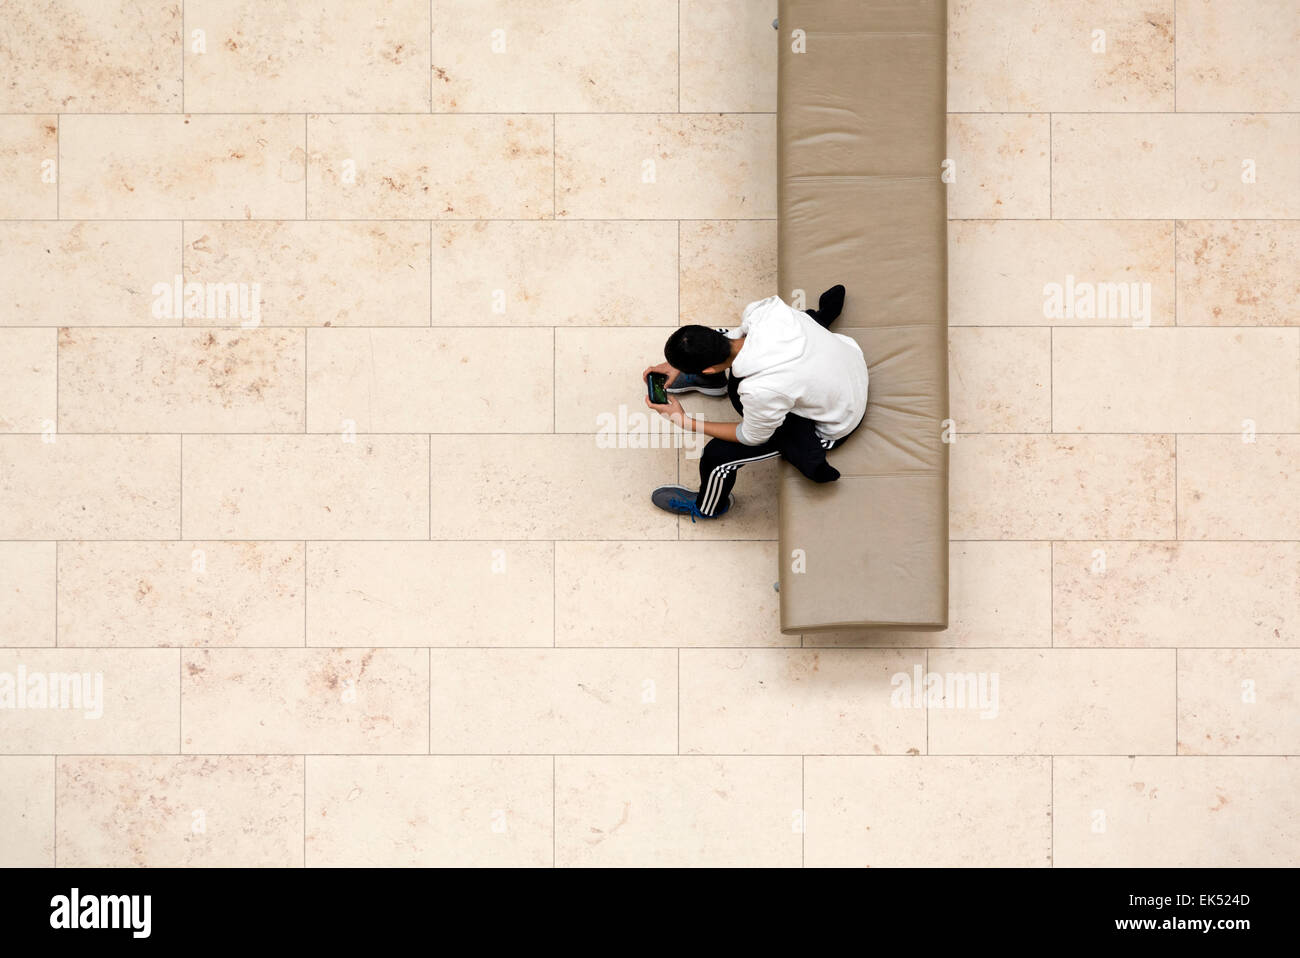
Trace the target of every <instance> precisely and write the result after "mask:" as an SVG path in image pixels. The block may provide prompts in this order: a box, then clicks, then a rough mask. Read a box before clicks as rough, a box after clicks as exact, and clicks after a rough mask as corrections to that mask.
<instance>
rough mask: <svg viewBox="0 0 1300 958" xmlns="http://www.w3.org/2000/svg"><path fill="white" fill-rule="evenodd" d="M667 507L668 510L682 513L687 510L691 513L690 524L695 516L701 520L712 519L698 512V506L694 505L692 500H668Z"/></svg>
mask: <svg viewBox="0 0 1300 958" xmlns="http://www.w3.org/2000/svg"><path fill="white" fill-rule="evenodd" d="M668 507H669V508H670V509H677V510H679V511H682V512H685V511H686V510H688V509H689V510H690V513H691V522H694V521H695V517H696V516H699V517H700V518H701V519H711V518H713V517H712V516H706V515H705V514H704V513H702V512H700V509H699V506H697V505H696V504H695V500H694V499H677V498H673V499H669V500H668Z"/></svg>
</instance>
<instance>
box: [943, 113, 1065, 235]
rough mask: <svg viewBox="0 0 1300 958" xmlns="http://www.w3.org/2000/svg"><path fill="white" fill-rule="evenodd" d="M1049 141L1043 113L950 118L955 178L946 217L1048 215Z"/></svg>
mask: <svg viewBox="0 0 1300 958" xmlns="http://www.w3.org/2000/svg"><path fill="white" fill-rule="evenodd" d="M1050 139H1051V137H1050V121H1049V118H1048V115H1047V114H1046V113H1000V114H979V113H964V114H949V115H948V153H949V157H950V158H951V159H952V161H953V175H954V176H955V177H956V179H955V180H954V181H953V182H952V183H951V184H950V185H949V186H948V217H949V218H950V219H954V220H964V219H1003V218H1012V219H1046V218H1047V217H1049V216H1050V215H1051V198H1052V186H1051V156H1052V153H1051V143H1050ZM1057 215H1058V216H1059V215H1060V213H1059V211H1058V212H1057Z"/></svg>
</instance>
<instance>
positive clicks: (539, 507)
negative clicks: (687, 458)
mask: <svg viewBox="0 0 1300 958" xmlns="http://www.w3.org/2000/svg"><path fill="white" fill-rule="evenodd" d="M638 372H639V370H638ZM645 439H646V441H647V442H649V441H651V440H653V439H655V437H653V436H649V437H645ZM659 441H660V444H661V446H667V448H623V449H620V448H617V444H616V437H607V436H593V435H585V436H576V435H567V436H556V435H549V436H548V435H531V436H529V435H518V436H501V435H498V436H445V435H444V436H434V437H433V454H432V458H433V468H432V487H433V499H434V510H433V535H432V538H434V539H484V538H488V539H671V538H675V537H676V522H677V520H676V518H675V517H674V516H671V515H669V514H668V513H666V512H663V511H661V510H659V509H656V508H655V507H654V506H653V505H652V504H651V502H650V493H651V491H652V490H654V489H655V488H656V487H657V486H662V485H664V484H666V483H670V482H672V481H673V480H674V474H673V460H674V458H675V456H676V453H675V452H674V450H673V449H672V448H671V447H670V446H669V443H670V442H671V437H669V438H666V439H661V440H659ZM601 442H605V443H607V445H605V446H602V445H600V444H599V443H601Z"/></svg>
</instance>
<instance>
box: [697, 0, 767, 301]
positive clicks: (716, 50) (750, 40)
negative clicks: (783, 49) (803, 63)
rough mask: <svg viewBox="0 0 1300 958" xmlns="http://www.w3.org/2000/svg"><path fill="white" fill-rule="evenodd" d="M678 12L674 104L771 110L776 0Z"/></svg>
mask: <svg viewBox="0 0 1300 958" xmlns="http://www.w3.org/2000/svg"><path fill="white" fill-rule="evenodd" d="M679 13H680V18H681V23H680V26H679V31H680V35H681V41H680V46H681V58H682V59H681V77H682V95H681V105H680V106H679V107H678V109H681V110H684V111H686V112H689V113H695V112H704V113H731V112H734V113H762V112H768V113H772V112H775V110H776V51H777V35H776V33H775V31H773V29H772V21H773V20H775V19H776V15H777V0H683V2H682V3H681V4H680V9H679ZM758 298H759V299H762V297H761V296H760V297H758Z"/></svg>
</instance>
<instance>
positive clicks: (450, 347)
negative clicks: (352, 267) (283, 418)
mask: <svg viewBox="0 0 1300 958" xmlns="http://www.w3.org/2000/svg"><path fill="white" fill-rule="evenodd" d="M553 339H554V336H553V333H552V331H551V330H549V329H313V330H311V331H310V332H309V333H308V336H307V356H308V377H307V408H308V410H309V416H308V419H307V428H308V429H309V430H310V431H312V432H337V431H338V430H339V429H340V428H342V424H343V423H344V422H349V421H350V422H354V423H356V428H357V429H358V430H359V431H361V432H444V433H446V432H547V431H549V430H550V429H551V426H552V423H553V422H554V416H555V406H554V397H553V394H552V386H553V383H554V380H555V369H554V365H553V358H554V357H553V354H554V342H553ZM638 372H640V370H639V369H638Z"/></svg>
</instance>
